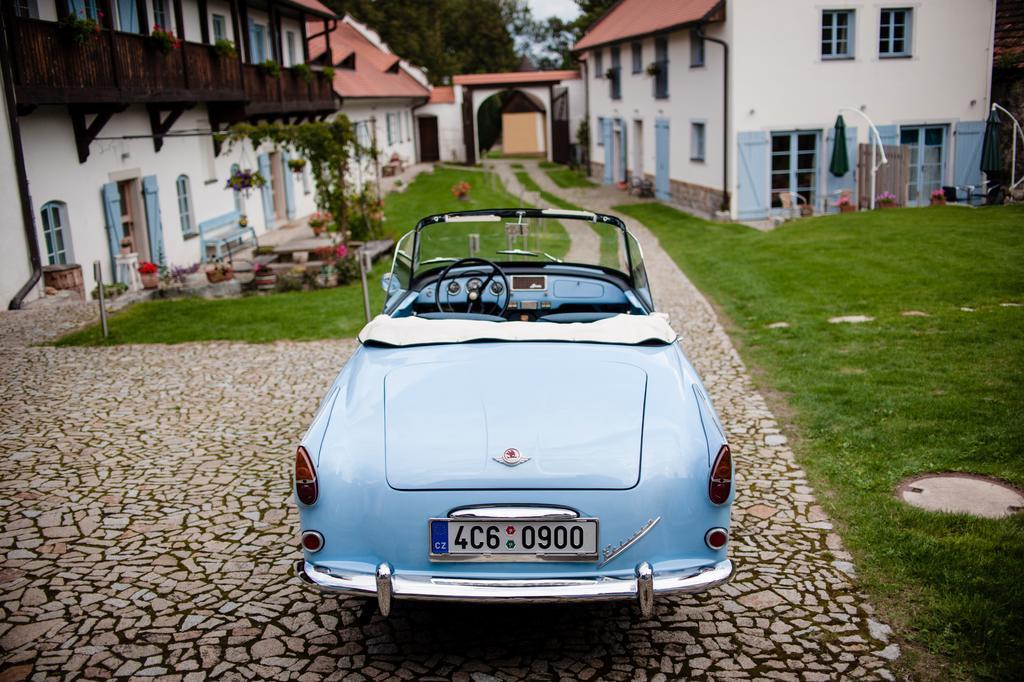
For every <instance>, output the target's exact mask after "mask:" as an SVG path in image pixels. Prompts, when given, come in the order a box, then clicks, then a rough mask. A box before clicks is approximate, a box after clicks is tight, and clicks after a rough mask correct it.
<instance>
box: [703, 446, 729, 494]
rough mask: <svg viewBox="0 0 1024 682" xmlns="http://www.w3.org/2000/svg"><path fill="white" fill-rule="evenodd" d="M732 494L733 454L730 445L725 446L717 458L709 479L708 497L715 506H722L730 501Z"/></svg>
mask: <svg viewBox="0 0 1024 682" xmlns="http://www.w3.org/2000/svg"><path fill="white" fill-rule="evenodd" d="M730 492H732V452H731V451H730V450H729V446H728V445H723V446H722V447H721V449H720V450H719V451H718V456H717V457H715V464H714V466H712V467H711V477H710V479H708V497H709V498H711V501H712V502H713V503H715V504H722V503H723V502H725V501H726V500H728V499H729V493H730Z"/></svg>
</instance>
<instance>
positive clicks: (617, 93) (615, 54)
mask: <svg viewBox="0 0 1024 682" xmlns="http://www.w3.org/2000/svg"><path fill="white" fill-rule="evenodd" d="M610 71H611V78H610V79H609V80H608V85H609V86H610V88H611V92H610V95H611V98H612V99H622V64H621V62H620V57H619V46H618V45H614V46H612V68H611V69H610Z"/></svg>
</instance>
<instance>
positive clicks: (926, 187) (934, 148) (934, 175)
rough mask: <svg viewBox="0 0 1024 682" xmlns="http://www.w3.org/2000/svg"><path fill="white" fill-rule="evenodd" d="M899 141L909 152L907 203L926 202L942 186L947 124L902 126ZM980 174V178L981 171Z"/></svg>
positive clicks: (921, 204)
mask: <svg viewBox="0 0 1024 682" xmlns="http://www.w3.org/2000/svg"><path fill="white" fill-rule="evenodd" d="M900 144H901V145H903V146H904V147H907V148H908V151H909V155H910V174H909V175H908V176H907V205H908V206H927V205H928V203H929V201H930V200H931V193H932V192H933V191H934V190H937V189H939V188H940V187H942V177H943V175H944V173H943V171H944V170H945V168H946V126H903V127H901V128H900ZM979 161H980V158H979ZM978 175H979V180H980V175H981V172H980V171H979V172H978ZM979 184H980V183H979Z"/></svg>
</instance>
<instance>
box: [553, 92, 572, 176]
mask: <svg viewBox="0 0 1024 682" xmlns="http://www.w3.org/2000/svg"><path fill="white" fill-rule="evenodd" d="M551 160H552V161H554V162H555V163H566V164H567V163H569V89H568V88H564V87H562V88H554V89H553V90H552V98H551Z"/></svg>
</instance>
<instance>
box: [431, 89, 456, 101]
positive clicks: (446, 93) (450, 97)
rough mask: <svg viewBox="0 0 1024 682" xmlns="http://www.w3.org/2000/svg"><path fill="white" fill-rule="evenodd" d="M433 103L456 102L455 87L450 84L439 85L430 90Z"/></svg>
mask: <svg viewBox="0 0 1024 682" xmlns="http://www.w3.org/2000/svg"><path fill="white" fill-rule="evenodd" d="M430 103H431V104H454V103H455V88H453V87H452V86H450V85H437V86H434V88H433V89H431V91H430Z"/></svg>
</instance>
